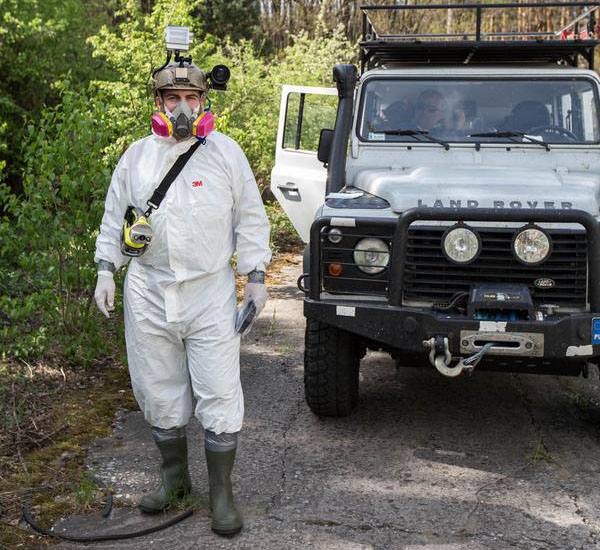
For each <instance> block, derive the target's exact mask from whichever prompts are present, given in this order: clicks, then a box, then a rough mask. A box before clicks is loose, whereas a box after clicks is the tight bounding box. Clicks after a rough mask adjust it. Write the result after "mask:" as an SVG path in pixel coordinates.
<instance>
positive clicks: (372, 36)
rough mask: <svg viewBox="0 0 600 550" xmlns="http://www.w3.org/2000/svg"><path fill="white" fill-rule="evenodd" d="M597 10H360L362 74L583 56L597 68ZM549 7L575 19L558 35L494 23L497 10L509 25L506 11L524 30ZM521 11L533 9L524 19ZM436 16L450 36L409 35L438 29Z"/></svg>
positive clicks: (508, 6) (573, 6)
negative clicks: (407, 66)
mask: <svg viewBox="0 0 600 550" xmlns="http://www.w3.org/2000/svg"><path fill="white" fill-rule="evenodd" d="M599 7H600V2H542V3H538V2H536V3H532V2H530V3H502V4H413V5H392V6H361V10H362V12H363V40H362V41H361V42H360V44H359V45H360V53H361V56H360V57H361V69H362V71H363V72H364V70H365V68H367V69H371V68H374V67H378V66H381V65H384V64H389V63H452V64H474V63H485V64H494V63H549V62H550V63H558V62H563V63H567V64H569V65H572V66H575V67H576V66H577V65H578V61H579V56H581V57H583V58H584V59H585V60H586V61H587V64H588V67H589V68H590V69H593V67H594V49H595V47H596V46H597V45H598V44H599V43H600V40H598V38H597V37H598V36H599V34H600V25H597V18H596V10H597V9H598V8H599ZM548 8H561V9H562V10H566V11H567V12H568V16H569V17H571V18H572V20H571V21H570V22H569V23H568V24H566V25H563V26H562V28H560V29H559V30H556V31H549V30H544V31H540V30H531V29H525V30H523V29H522V28H521V29H519V28H517V30H515V31H507V30H506V29H505V28H502V26H501V25H500V24H499V23H498V20H499V19H501V18H500V17H496V19H494V16H495V15H496V16H498V14H500V13H502V12H499V11H498V10H504V12H503V13H504V16H503V17H504V19H503V20H502V21H501V23H502V25H505V24H506V22H507V13H508V20H509V21H510V20H513V21H516V22H517V24H518V25H519V24H520V25H521V26H523V21H531V20H533V19H534V17H533V16H535V15H536V14H537V15H541V14H543V13H547V12H535V11H533V10H544V9H548ZM427 10H430V11H427ZM431 10H437V12H436V11H431ZM441 10H443V11H441ZM511 10H513V11H511ZM520 10H531V11H529V12H527V15H528V17H527V18H525V17H523V14H524V12H523V11H520ZM434 14H436V15H437V16H438V19H437V28H439V26H440V23H441V22H442V21H444V22H445V23H446V31H447V32H446V33H443V32H422V33H417V32H409V31H410V29H411V28H413V29H414V28H415V27H416V26H417V25H418V26H419V27H422V26H425V27H429V28H432V27H433V28H436V19H435V17H434ZM440 15H441V17H442V18H443V19H440ZM517 15H518V17H517ZM563 15H564V12H563ZM563 19H564V17H563ZM519 21H520V23H519ZM457 23H458V24H457ZM498 27H501V28H500V29H498Z"/></svg>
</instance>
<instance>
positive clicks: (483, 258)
mask: <svg viewBox="0 0 600 550" xmlns="http://www.w3.org/2000/svg"><path fill="white" fill-rule="evenodd" d="M446 229H447V228H446V227H424V226H413V227H411V228H409V231H408V243H407V254H406V263H405V272H404V273H405V275H404V283H403V300H404V301H405V302H406V301H423V302H436V303H447V302H448V301H449V300H450V298H451V297H452V296H453V295H454V294H456V293H457V292H466V291H468V290H469V287H470V286H471V285H473V284H476V283H498V284H524V285H527V286H528V287H529V289H530V291H531V297H532V299H533V303H534V304H536V305H539V304H556V305H562V306H563V307H564V306H569V307H585V305H586V294H587V293H586V290H587V238H586V234H585V232H584V231H577V230H566V229H564V230H563V229H561V230H557V229H551V230H547V232H548V234H549V235H550V236H551V238H552V243H553V249H552V253H551V255H550V257H549V258H548V259H547V260H546V261H545V262H544V263H542V264H540V265H537V266H527V265H523V264H522V263H520V262H519V261H518V260H517V259H516V258H515V257H514V256H513V253H512V249H511V243H512V239H513V236H514V234H515V231H516V229H513V228H508V229H504V228H502V229H499V228H488V227H483V228H476V229H477V232H478V233H479V235H480V236H481V242H482V249H481V253H480V255H479V257H478V258H477V259H476V260H475V261H474V262H473V263H471V264H468V265H463V266H461V265H457V264H454V263H452V262H450V261H449V260H448V259H446V257H445V256H444V254H443V252H442V242H441V241H442V236H443V234H444V231H445V230H446ZM540 278H548V279H552V280H553V281H554V282H555V286H554V287H552V288H543V289H541V288H537V287H536V286H534V284H533V283H534V281H535V280H537V279H540Z"/></svg>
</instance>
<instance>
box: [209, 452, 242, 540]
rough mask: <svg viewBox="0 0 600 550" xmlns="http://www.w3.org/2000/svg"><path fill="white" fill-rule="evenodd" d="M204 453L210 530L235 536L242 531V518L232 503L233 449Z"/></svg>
mask: <svg viewBox="0 0 600 550" xmlns="http://www.w3.org/2000/svg"><path fill="white" fill-rule="evenodd" d="M205 452H206V465H207V466H208V487H209V499H210V509H211V510H212V525H211V528H212V530H213V531H214V532H215V533H217V534H218V535H235V534H236V533H238V532H239V531H240V530H241V529H242V525H243V523H242V516H241V514H240V513H239V511H238V509H237V508H236V506H235V503H234V502H233V491H232V489H231V470H232V469H233V463H234V462H235V449H231V450H229V451H221V452H217V451H209V450H208V449H205Z"/></svg>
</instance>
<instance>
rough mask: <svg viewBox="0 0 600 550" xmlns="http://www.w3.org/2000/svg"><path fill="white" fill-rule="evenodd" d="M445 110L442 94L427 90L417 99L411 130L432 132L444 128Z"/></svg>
mask: <svg viewBox="0 0 600 550" xmlns="http://www.w3.org/2000/svg"><path fill="white" fill-rule="evenodd" d="M444 109H445V101H444V98H443V97H442V94H440V92H438V91H437V90H432V89H429V90H425V91H424V92H422V93H421V94H420V95H419V97H418V99H417V104H416V106H415V112H414V114H413V117H412V120H411V128H412V129H414V130H425V131H431V130H433V129H435V128H441V127H443V126H444Z"/></svg>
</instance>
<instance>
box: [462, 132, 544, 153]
mask: <svg viewBox="0 0 600 550" xmlns="http://www.w3.org/2000/svg"><path fill="white" fill-rule="evenodd" d="M469 137H497V138H509V139H510V140H511V141H513V142H515V143H522V142H521V141H517V140H516V139H515V138H518V137H520V138H525V139H527V140H529V141H530V142H531V143H536V144H537V145H541V146H542V147H543V148H544V149H546V151H550V145H548V144H547V143H546V142H545V141H541V140H539V139H535V138H532V137H531V136H529V135H527V134H526V133H525V132H480V133H478V134H469Z"/></svg>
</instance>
